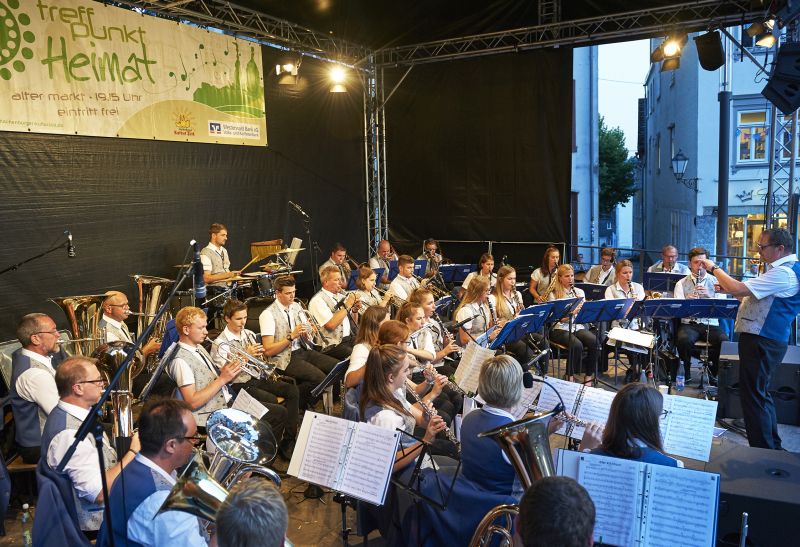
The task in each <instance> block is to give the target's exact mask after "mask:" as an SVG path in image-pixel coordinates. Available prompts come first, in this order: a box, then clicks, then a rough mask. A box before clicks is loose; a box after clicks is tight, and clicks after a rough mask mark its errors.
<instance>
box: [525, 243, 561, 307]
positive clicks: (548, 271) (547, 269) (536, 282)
mask: <svg viewBox="0 0 800 547" xmlns="http://www.w3.org/2000/svg"><path fill="white" fill-rule="evenodd" d="M559 260H561V252H560V251H559V250H558V248H556V247H552V246H551V247H548V248H547V249H545V251H544V255H543V256H542V265H541V266H540V267H538V268H536V269H535V270H533V273H531V283H530V286H529V289H530V293H531V296H532V297H533V299H534V301H535V302H536V303H537V304H541V303H542V302H544V301H545V300H547V290H548V289H549V288H550V287H551V286H552V285H553V283H555V277H554V274H555V273H556V268H558V262H559Z"/></svg>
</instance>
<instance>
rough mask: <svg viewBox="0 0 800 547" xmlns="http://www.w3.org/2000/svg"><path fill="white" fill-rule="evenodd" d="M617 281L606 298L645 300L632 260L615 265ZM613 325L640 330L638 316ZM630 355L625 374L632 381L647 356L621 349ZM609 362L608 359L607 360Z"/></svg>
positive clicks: (612, 324)
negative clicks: (634, 278)
mask: <svg viewBox="0 0 800 547" xmlns="http://www.w3.org/2000/svg"><path fill="white" fill-rule="evenodd" d="M615 274H616V279H617V281H616V283H614V284H613V285H609V286H608V287H607V288H606V294H605V298H606V300H613V299H619V298H635V299H636V300H644V287H642V286H641V285H640V284H638V283H634V282H633V281H632V279H633V264H632V263H631V261H630V260H620V261H619V262H617V264H616V266H615ZM611 327H612V328H613V327H623V328H626V329H633V330H639V328H640V324H639V320H638V319H636V318H631V319H623V320H622V321H614V322H613V323H611ZM621 351H622V353H624V354H625V355H626V356H627V357H628V362H629V363H630V368H629V369H628V372H627V373H626V374H625V381H626V382H632V381H635V379H636V378H638V374H639V371H640V370H641V369H640V366H641V364H642V362H643V360H644V359H643V358H644V357H646V355H644V354H643V353H638V352H635V351H629V350H625V349H623V350H621ZM605 362H607V361H605Z"/></svg>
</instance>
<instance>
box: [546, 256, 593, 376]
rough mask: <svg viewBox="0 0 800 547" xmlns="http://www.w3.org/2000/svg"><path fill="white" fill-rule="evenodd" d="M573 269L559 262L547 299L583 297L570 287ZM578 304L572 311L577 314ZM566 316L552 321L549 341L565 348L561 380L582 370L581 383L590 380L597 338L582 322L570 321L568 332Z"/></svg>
mask: <svg viewBox="0 0 800 547" xmlns="http://www.w3.org/2000/svg"><path fill="white" fill-rule="evenodd" d="M574 284H575V270H573V268H572V266H571V265H569V264H562V265H561V266H559V267H558V270H557V271H556V282H555V283H554V284H553V290H552V291H551V292H550V295H549V296H548V300H562V299H564V298H584V297H585V294H584V292H583V291H582V290H581V289H578V288H576V287H574ZM578 310H580V305H579V306H577V307H576V308H575V309H574V310H573V311H572V314H573V315H577V313H578ZM569 328H570V327H569V319H568V318H567V317H564V318H563V319H561V321H559V322H558V323H556V325H555V326H554V327H553V329H552V330H551V331H550V340H552V341H553V342H556V343H557V344H560V345H562V346H565V347H568V348H569V355H570V358H569V359H568V360H567V374H566V377H565V379H568V380H569V381H571V382H574V381H575V373H576V372H580V371H582V372H583V373H584V380H583V383H584V384H589V383H591V382H593V381H594V369H595V363H596V362H597V338H596V337H595V335H594V333H593V332H592V331H590V330H589V329H587V328H586V326H585V325H579V324H575V323H573V324H572V334H571V335H570V330H569ZM584 349H585V350H586V358H585V359H582V357H583V350H584Z"/></svg>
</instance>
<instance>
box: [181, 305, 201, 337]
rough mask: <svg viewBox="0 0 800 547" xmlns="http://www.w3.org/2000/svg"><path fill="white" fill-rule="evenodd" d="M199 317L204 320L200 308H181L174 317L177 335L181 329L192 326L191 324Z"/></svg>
mask: <svg viewBox="0 0 800 547" xmlns="http://www.w3.org/2000/svg"><path fill="white" fill-rule="evenodd" d="M200 317H202V318H203V319H206V312H204V311H203V310H201V309H200V308H196V307H194V306H186V307H185V308H181V310H180V311H179V312H178V314H177V315H176V316H175V327H176V328H177V329H178V334H180V333H181V329H182V328H183V327H190V326H192V323H194V322H195V320H196V319H198V318H200Z"/></svg>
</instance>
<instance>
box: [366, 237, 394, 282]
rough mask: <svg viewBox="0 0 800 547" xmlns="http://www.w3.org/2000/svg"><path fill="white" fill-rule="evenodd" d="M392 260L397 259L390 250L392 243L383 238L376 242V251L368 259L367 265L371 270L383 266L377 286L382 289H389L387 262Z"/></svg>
mask: <svg viewBox="0 0 800 547" xmlns="http://www.w3.org/2000/svg"><path fill="white" fill-rule="evenodd" d="M392 260H397V255H396V254H395V252H394V251H393V250H392V245H391V244H390V243H389V242H388V241H386V240H385V239H381V240H380V242H379V243H378V251H377V253H375V256H373V257H372V258H370V259H369V267H370V268H372V269H373V270H376V269H378V268H383V276H382V277H381V280H380V284H379V286H380V288H381V289H383V290H384V291H385V290H388V289H389V283H390V281H389V262H391V261H392Z"/></svg>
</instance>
